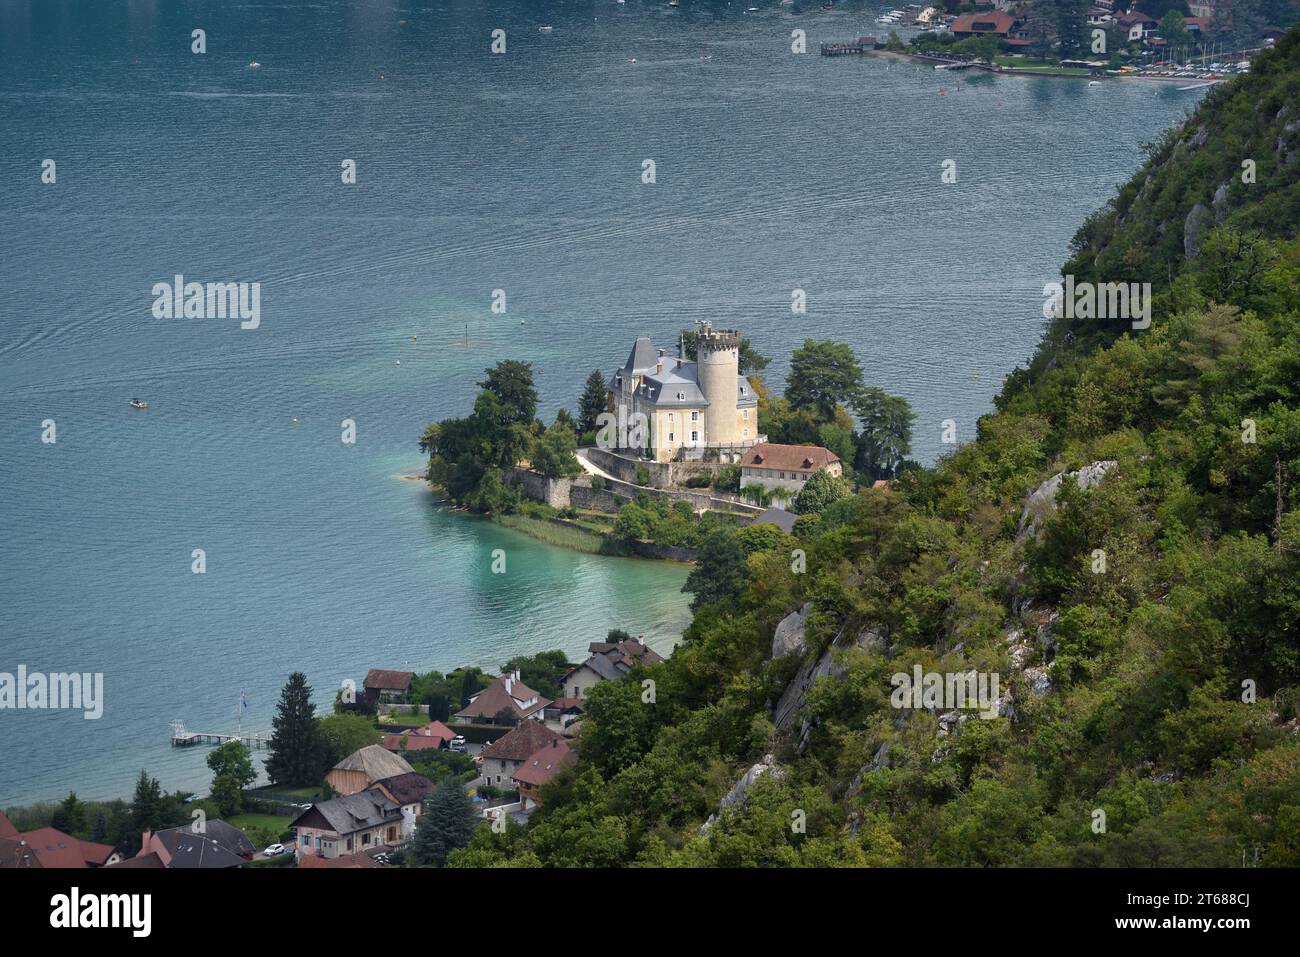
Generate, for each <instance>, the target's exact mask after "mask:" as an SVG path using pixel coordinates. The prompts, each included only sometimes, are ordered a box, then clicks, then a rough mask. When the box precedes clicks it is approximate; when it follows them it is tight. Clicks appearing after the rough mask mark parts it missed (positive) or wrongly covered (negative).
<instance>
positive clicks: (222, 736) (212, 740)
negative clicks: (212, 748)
mask: <svg viewBox="0 0 1300 957" xmlns="http://www.w3.org/2000/svg"><path fill="white" fill-rule="evenodd" d="M270 739H271V737H270V735H268V734H266V733H265V732H262V731H244V730H242V729H241V730H238V731H235V732H234V733H233V734H232V733H230V732H228V731H189V730H187V729H186V727H185V722H184V721H173V722H172V747H173V748H184V747H189V746H190V745H192V744H226V743H228V742H230V741H238V742H239V743H240V744H242V745H244V746H246V747H248V748H264V747H266V745H267V742H269V741H270Z"/></svg>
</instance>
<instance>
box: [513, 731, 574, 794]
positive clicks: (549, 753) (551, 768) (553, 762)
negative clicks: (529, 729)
mask: <svg viewBox="0 0 1300 957" xmlns="http://www.w3.org/2000/svg"><path fill="white" fill-rule="evenodd" d="M574 760H576V757H575V755H574V753H573V749H572V748H570V747H569V742H568V741H566V740H565V739H564V738H562V737H560V736H559V735H555V736H554V737H553V739H552V741H551V743H549V744H548V745H546V747H544V748H542V749H541V750H540V751H535V752H533V753H532V754H530V755H529V756H528V760H526V761H524V765H523V767H521V768H520V769H519V770H518V771H516V772H515V773H514V777H513V780H515V781H517V782H519V783H520V784H527V785H530V786H532V787H537V786H538V785H541V784H545V783H546V782H547V781H549V780H550V779H551V778H553V777H555V773H556V772H557V771H559V770H560V768H561V767H563V766H564V765H566V764H568V763H569V762H571V761H574Z"/></svg>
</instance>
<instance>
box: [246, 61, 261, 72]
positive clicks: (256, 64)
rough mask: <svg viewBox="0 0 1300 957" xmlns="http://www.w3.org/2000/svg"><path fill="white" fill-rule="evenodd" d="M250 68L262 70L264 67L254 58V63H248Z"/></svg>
mask: <svg viewBox="0 0 1300 957" xmlns="http://www.w3.org/2000/svg"><path fill="white" fill-rule="evenodd" d="M248 68H249V69H250V70H260V69H261V68H262V64H260V63H258V62H257V61H256V60H254V61H253V62H252V63H250V64H248Z"/></svg>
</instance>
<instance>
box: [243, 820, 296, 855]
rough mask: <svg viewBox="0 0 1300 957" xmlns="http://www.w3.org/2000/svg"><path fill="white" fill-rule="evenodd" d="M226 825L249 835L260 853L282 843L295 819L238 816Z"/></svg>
mask: <svg viewBox="0 0 1300 957" xmlns="http://www.w3.org/2000/svg"><path fill="white" fill-rule="evenodd" d="M226 823H228V824H231V825H233V826H234V827H237V828H239V829H240V830H241V831H243V832H244V833H245V834H247V835H248V839H249V840H250V841H252V842H253V846H254V847H255V848H257V849H258V850H259V851H260V850H261V849H262V848H264V847H266V846H267V845H268V844H274V843H277V842H280V841H282V840H283V839H284V832H285V831H286V830H288V828H289V825H290V824H292V823H293V818H291V817H289V816H287V815H283V814H236V815H235V816H234V817H232V818H229V819H227V822H226Z"/></svg>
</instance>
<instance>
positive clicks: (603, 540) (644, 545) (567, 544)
mask: <svg viewBox="0 0 1300 957" xmlns="http://www.w3.org/2000/svg"><path fill="white" fill-rule="evenodd" d="M396 478H398V479H400V480H402V481H405V482H416V481H425V478H424V476H423V475H418V474H411V475H398V476H396ZM425 485H426V488H427V490H428V492H429V493H430V494H431V495H434V496H436V497H438V496H440V497H441V498H442V500H443V501H445V502H447V511H449V512H457V513H460V514H464V515H473V516H474V517H476V518H480V519H483V520H485V521H489V522H492V523H493V524H494V525H497V526H498V527H500V528H508V529H510V530H511V531H512V532H518V533H519V534H521V535H527V536H528V537H529V538H531V539H533V540H534V541H538V542H541V543H542V544H543V545H550V546H551V547H552V548H564V549H568V550H569V551H572V552H579V553H581V554H584V555H599V556H601V557H603V558H632V559H638V560H640V561H647V562H666V563H668V564H670V565H684V566H692V565H694V564H695V558H694V557H683V556H682V555H681V554H680V553H685V552H689V553H692V556H693V554H694V549H688V548H678V547H677V546H670V545H657V544H656V543H654V542H635V541H628V540H626V539H622V538H619V537H617V536H615V535H612V534H610V533H608V532H596V531H593V530H592V529H589V528H583V527H582V526H581V525H579V524H577V523H576V522H572V521H569V520H568V519H564V518H560V517H558V516H556V517H553V518H538V517H537V516H534V515H526V514H523V513H513V512H512V513H508V514H505V515H490V514H489V515H480V514H478V513H476V512H471V511H470V510H469V509H467V508H464V507H462V506H459V505H452V504H451V503H450V499H447V498H446V492H445V490H443V489H441V488H439V487H438V486H435V485H433V484H432V483H430V482H425ZM547 528H553V529H556V530H557V533H555V534H550V535H547V534H545V530H546V529H547ZM565 535H568V536H571V538H570V540H568V541H565ZM578 538H581V539H585V540H586V542H587V543H588V544H590V545H591V547H589V548H587V547H582V546H581V545H579V544H577V542H576V539H578ZM674 552H676V553H679V554H674Z"/></svg>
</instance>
